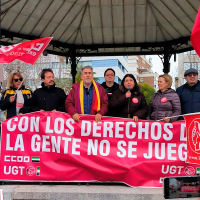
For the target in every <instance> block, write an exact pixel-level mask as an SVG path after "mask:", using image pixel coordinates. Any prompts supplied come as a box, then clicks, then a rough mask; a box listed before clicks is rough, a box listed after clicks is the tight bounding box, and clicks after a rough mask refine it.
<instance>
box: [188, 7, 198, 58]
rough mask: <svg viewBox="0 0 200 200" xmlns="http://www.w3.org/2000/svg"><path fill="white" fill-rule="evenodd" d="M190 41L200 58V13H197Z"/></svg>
mask: <svg viewBox="0 0 200 200" xmlns="http://www.w3.org/2000/svg"><path fill="white" fill-rule="evenodd" d="M199 10H200V9H199ZM190 40H191V43H192V46H193V48H194V50H195V51H196V53H197V54H198V55H199V57H200V11H198V13H197V17H196V20H195V22H194V26H193V29H192V34H191V37H190Z"/></svg>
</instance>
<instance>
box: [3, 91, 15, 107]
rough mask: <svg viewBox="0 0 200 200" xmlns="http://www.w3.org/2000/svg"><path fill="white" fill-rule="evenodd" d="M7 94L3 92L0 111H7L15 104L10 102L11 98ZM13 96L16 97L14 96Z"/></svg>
mask: <svg viewBox="0 0 200 200" xmlns="http://www.w3.org/2000/svg"><path fill="white" fill-rule="evenodd" d="M5 93H6V90H5V91H4V92H3V94H2V97H1V100H0V109H1V110H7V109H8V108H9V107H10V106H11V104H12V103H13V102H10V96H8V95H6V96H5ZM4 96H5V97H4ZM12 96H14V94H13V95H12Z"/></svg>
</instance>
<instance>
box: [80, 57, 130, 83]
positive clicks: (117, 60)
mask: <svg viewBox="0 0 200 200" xmlns="http://www.w3.org/2000/svg"><path fill="white" fill-rule="evenodd" d="M78 65H79V66H80V65H81V66H83V67H84V66H86V65H90V66H92V67H93V71H94V72H95V74H94V77H97V78H98V79H99V81H98V82H99V83H100V84H101V83H103V82H104V81H105V79H104V72H105V70H106V69H107V68H112V69H114V70H115V82H116V83H119V84H120V83H121V81H122V79H123V77H124V76H125V75H126V74H127V73H128V57H127V56H107V57H82V58H81V59H80V61H79V63H78Z"/></svg>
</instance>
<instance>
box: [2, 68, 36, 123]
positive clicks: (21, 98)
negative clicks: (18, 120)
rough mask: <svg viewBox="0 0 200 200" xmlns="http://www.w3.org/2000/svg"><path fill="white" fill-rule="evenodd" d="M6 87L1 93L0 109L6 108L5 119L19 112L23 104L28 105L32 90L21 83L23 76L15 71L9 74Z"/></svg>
mask: <svg viewBox="0 0 200 200" xmlns="http://www.w3.org/2000/svg"><path fill="white" fill-rule="evenodd" d="M8 88H9V89H7V90H5V91H4V92H3V94H2V97H1V100H0V109H1V110H7V115H6V119H8V118H11V117H13V116H16V115H18V114H19V113H20V109H21V108H23V106H29V104H30V98H31V97H32V92H31V91H30V90H28V89H26V88H25V86H24V85H23V77H22V76H21V74H20V73H18V72H16V73H13V74H11V75H10V76H9V79H8Z"/></svg>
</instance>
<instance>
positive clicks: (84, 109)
mask: <svg viewBox="0 0 200 200" xmlns="http://www.w3.org/2000/svg"><path fill="white" fill-rule="evenodd" d="M65 109H66V111H67V112H68V113H69V114H70V115H71V116H72V118H73V119H74V120H75V121H77V122H79V120H80V116H79V114H90V115H95V121H96V122H100V121H101V117H102V116H103V115H105V114H106V113H107V111H108V97H107V94H106V91H105V89H104V88H103V87H102V86H101V85H100V84H98V83H97V82H96V81H94V80H93V68H92V67H91V66H89V65H88V66H85V67H83V68H82V69H81V82H80V83H75V84H73V86H72V89H71V90H70V92H69V95H68V97H67V99H66V102H65Z"/></svg>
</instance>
